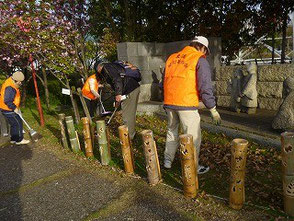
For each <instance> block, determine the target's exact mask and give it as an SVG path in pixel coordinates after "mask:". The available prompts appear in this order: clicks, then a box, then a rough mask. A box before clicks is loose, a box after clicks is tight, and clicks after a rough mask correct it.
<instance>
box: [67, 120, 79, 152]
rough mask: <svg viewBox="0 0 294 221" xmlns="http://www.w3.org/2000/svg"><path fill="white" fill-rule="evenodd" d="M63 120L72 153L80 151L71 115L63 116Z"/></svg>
mask: <svg viewBox="0 0 294 221" xmlns="http://www.w3.org/2000/svg"><path fill="white" fill-rule="evenodd" d="M65 122H66V127H67V132H68V136H69V140H70V146H71V149H72V151H73V152H74V153H77V152H79V151H80V149H81V148H80V143H79V139H78V137H77V133H76V131H75V126H74V122H73V119H72V116H67V117H65Z"/></svg>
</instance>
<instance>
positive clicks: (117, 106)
mask: <svg viewBox="0 0 294 221" xmlns="http://www.w3.org/2000/svg"><path fill="white" fill-rule="evenodd" d="M118 107H119V106H117V107H115V109H114V111H113V113H112V115H111V116H110V118H109V120H108V121H107V123H106V125H109V123H110V121H111V120H112V118H113V117H114V114H115V112H116V110H117V109H118Z"/></svg>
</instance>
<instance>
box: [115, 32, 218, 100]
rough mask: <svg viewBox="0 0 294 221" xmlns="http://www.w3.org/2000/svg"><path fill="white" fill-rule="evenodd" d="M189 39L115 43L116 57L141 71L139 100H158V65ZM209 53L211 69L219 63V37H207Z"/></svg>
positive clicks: (187, 42) (163, 64)
mask: <svg viewBox="0 0 294 221" xmlns="http://www.w3.org/2000/svg"><path fill="white" fill-rule="evenodd" d="M189 43H190V41H177V42H169V43H156V42H153V43H152V42H151V43H149V42H148V43H147V42H146V43H144V42H123V43H119V44H117V53H118V59H121V60H126V61H129V62H131V63H132V64H134V65H136V66H138V67H139V68H140V70H141V73H142V81H141V93H140V98H139V102H143V101H150V100H153V101H157V100H160V96H159V88H158V82H159V81H160V80H161V77H162V76H161V73H160V66H161V67H164V66H165V61H166V59H167V58H168V56H169V55H171V54H172V53H174V52H177V51H179V50H181V49H182V48H184V47H185V46H186V45H188V44H189ZM209 44H210V45H209V48H210V51H211V55H209V56H208V57H207V59H208V61H209V63H210V65H211V67H212V69H213V70H214V71H213V74H214V73H215V72H216V67H218V66H219V65H220V63H219V61H220V56H221V39H220V38H209ZM213 77H214V76H213Z"/></svg>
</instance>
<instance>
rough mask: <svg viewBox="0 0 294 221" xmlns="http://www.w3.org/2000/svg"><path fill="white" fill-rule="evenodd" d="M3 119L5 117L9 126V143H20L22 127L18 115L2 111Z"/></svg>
mask: <svg viewBox="0 0 294 221" xmlns="http://www.w3.org/2000/svg"><path fill="white" fill-rule="evenodd" d="M2 114H3V116H4V117H6V119H7V121H8V123H9V124H10V136H11V141H15V142H20V141H22V139H23V133H22V131H23V125H22V120H21V118H20V117H19V116H18V114H16V113H14V112H13V111H8V112H5V111H2Z"/></svg>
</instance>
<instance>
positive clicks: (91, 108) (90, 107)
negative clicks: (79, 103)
mask: <svg viewBox="0 0 294 221" xmlns="http://www.w3.org/2000/svg"><path fill="white" fill-rule="evenodd" d="M85 101H86V104H87V107H88V110H89V113H90V116H91V117H94V113H95V110H96V104H97V101H96V100H89V99H87V98H85Z"/></svg>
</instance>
